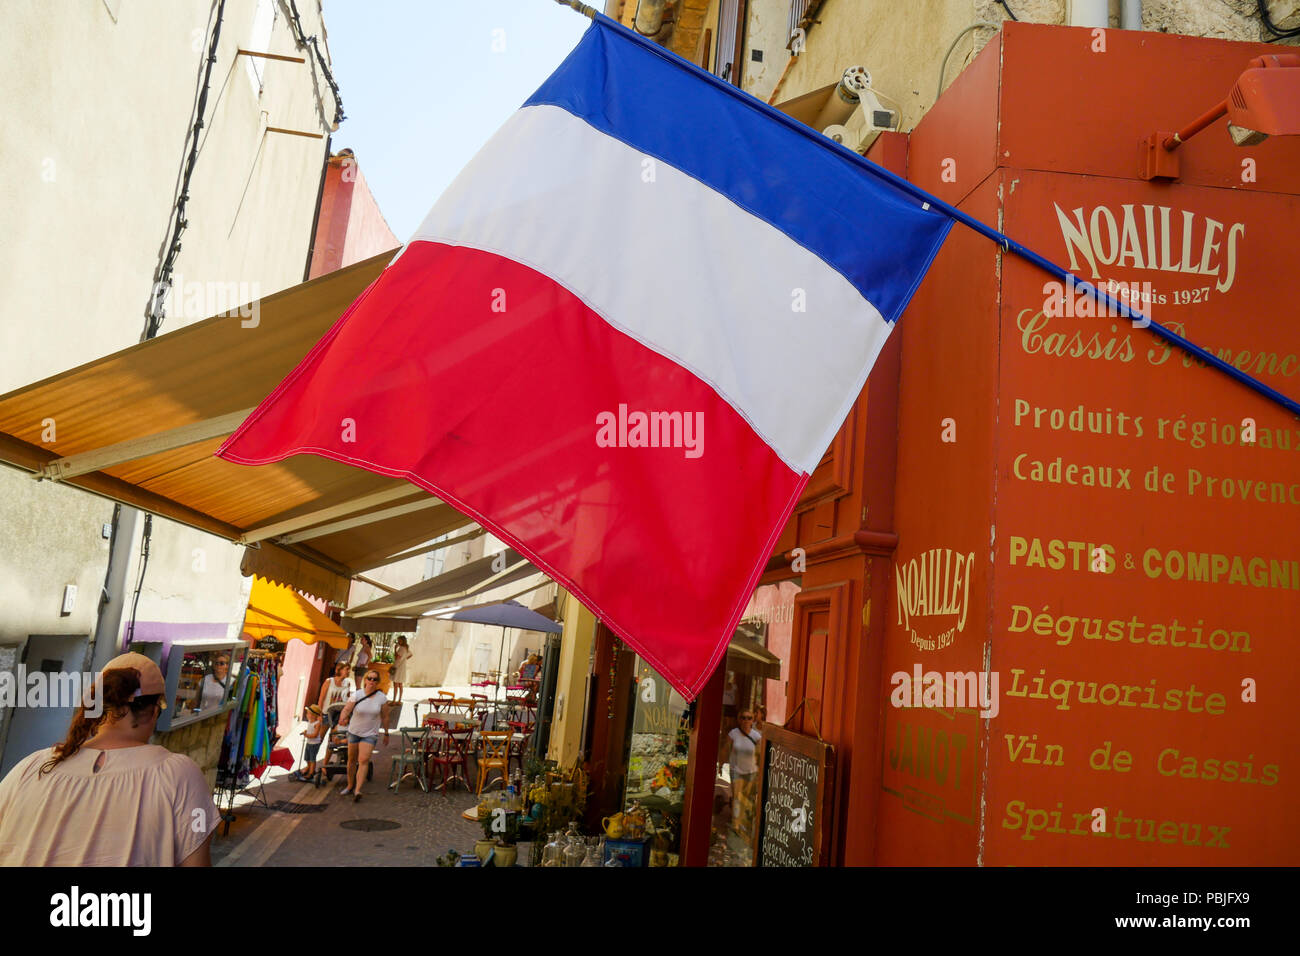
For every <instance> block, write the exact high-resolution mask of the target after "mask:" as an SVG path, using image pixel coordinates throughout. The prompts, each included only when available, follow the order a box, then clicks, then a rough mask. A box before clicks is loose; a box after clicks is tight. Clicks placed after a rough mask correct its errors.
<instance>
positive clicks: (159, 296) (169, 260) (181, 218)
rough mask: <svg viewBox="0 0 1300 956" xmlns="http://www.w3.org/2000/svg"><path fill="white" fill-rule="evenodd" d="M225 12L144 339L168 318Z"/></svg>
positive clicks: (220, 12) (220, 9)
mask: <svg viewBox="0 0 1300 956" xmlns="http://www.w3.org/2000/svg"><path fill="white" fill-rule="evenodd" d="M225 12H226V0H219V2H218V4H217V19H216V24H215V25H214V26H213V28H212V42H211V43H210V44H209V45H208V60H207V66H206V67H204V70H203V86H202V88H201V89H200V90H199V100H198V105H196V106H195V108H194V127H193V129H191V130H190V151H189V155H187V156H186V158H185V169H184V172H183V173H182V174H181V188H180V191H179V192H178V194H177V196H176V207H175V210H174V212H173V219H172V221H171V223H170V225H171V228H172V234H171V241H170V242H168V243H167V252H166V253H165V254H164V255H163V259H162V263H161V264H160V265H159V267H158V272H157V274H156V275H155V276H154V284H153V296H152V297H151V298H150V300H149V311H148V317H147V319H146V321H145V327H144V335H143V336H142V341H143V340H147V339H151V338H153V337H154V336H156V335H157V334H158V331H159V329H161V328H162V324H163V319H164V318H166V300H167V295H168V293H170V292H171V286H172V271H173V270H174V269H175V267H176V257H177V256H178V255H180V251H181V235H182V234H183V233H184V232H185V230H186V229H187V228H188V227H189V221H188V220H187V219H186V218H185V207H186V205H187V204H188V203H189V201H190V179H191V178H192V177H193V175H194V164H195V162H196V161H197V160H198V158H199V133H200V132H201V131H202V129H203V114H204V113H205V112H206V110H207V105H208V89H209V86H210V83H211V79H212V67H213V65H214V64H215V63H216V62H217V41H218V39H219V38H220V37H221V23H222V20H223V18H224V16H225Z"/></svg>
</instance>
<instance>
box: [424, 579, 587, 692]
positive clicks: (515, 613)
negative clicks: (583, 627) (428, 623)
mask: <svg viewBox="0 0 1300 956" xmlns="http://www.w3.org/2000/svg"><path fill="white" fill-rule="evenodd" d="M443 620H445V621H467V622H469V623H470V624H495V625H497V626H498V627H499V628H501V650H500V652H499V653H498V654H497V669H498V673H499V672H500V671H501V670H504V667H503V666H502V660H503V658H504V657H505V653H506V628H507V627H517V628H519V629H520V630H521V631H544V632H546V633H547V634H559V633H561V632H562V631H563V630H564V627H563V626H562V625H560V624H556V623H555V622H554V621H552V620H551V619H550V618H548V617H544V616H543V615H541V614H538V613H537V612H536V611H534V610H532V609H530V608H526V607H524V606H523V605H522V604H520V603H519V602H518V601H501V602H500V603H497V604H480V605H479V606H477V607H467V608H465V609H463V610H460V611H457V612H456V613H455V614H448V615H447V616H446V617H445V618H443ZM492 696H493V698H495V697H496V692H495V691H494V692H493V695H492Z"/></svg>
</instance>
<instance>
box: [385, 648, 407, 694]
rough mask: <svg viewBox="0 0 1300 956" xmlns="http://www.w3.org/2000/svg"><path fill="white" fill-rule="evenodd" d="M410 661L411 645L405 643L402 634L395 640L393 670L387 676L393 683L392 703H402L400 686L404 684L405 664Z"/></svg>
mask: <svg viewBox="0 0 1300 956" xmlns="http://www.w3.org/2000/svg"><path fill="white" fill-rule="evenodd" d="M410 659H411V645H410V644H408V643H407V641H406V635H405V634H402V635H400V636H399V637H398V638H397V646H396V647H395V648H394V649H393V670H392V673H390V674H389V675H388V676H389V678H390V679H391V680H392V682H393V703H394V704H400V703H401V702H402V685H403V684H405V683H406V662H407V661H409V660H410Z"/></svg>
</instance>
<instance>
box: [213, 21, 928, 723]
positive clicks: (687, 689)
mask: <svg viewBox="0 0 1300 956" xmlns="http://www.w3.org/2000/svg"><path fill="white" fill-rule="evenodd" d="M951 225H952V220H951V219H950V218H948V217H947V216H946V215H944V214H942V213H940V212H939V211H937V210H935V209H932V208H930V207H929V206H928V205H927V204H925V203H923V202H921V201H919V200H917V199H915V198H912V197H911V196H909V195H907V194H906V193H904V192H903V191H902V190H901V189H898V188H896V187H895V186H893V185H892V184H891V183H889V182H888V181H885V180H881V179H879V178H877V177H874V176H872V175H870V174H869V173H868V172H867V171H866V170H864V168H863V161H862V160H861V159H860V158H859V157H857V156H856V155H854V154H852V153H850V152H849V151H847V150H845V149H844V148H843V147H841V146H839V145H838V144H835V143H833V142H831V141H830V140H828V139H826V138H825V137H823V136H821V135H820V134H817V133H814V132H813V131H811V130H809V129H807V128H806V127H803V126H800V125H799V124H796V123H794V122H793V121H791V120H788V119H787V118H786V117H784V116H782V115H781V114H779V113H777V112H776V111H774V110H772V109H771V108H769V107H767V106H766V105H765V104H762V103H760V102H759V101H758V100H756V99H754V98H753V97H751V96H749V95H748V94H746V93H743V92H741V91H739V90H737V89H735V88H734V87H732V86H729V85H728V84H726V83H723V82H722V81H720V80H718V79H717V78H715V77H713V76H711V75H709V74H707V73H705V72H704V71H702V70H700V69H698V68H696V67H695V66H693V65H691V64H689V63H687V62H686V61H684V60H682V59H681V58H679V57H677V56H675V55H673V54H671V53H669V52H667V51H665V50H663V49H661V48H660V47H658V46H656V45H654V44H652V43H650V42H649V41H646V40H644V39H643V38H641V37H639V36H637V35H636V34H634V33H633V32H631V31H629V30H627V29H625V28H624V27H622V26H620V25H618V24H616V23H614V22H613V21H612V20H609V19H607V18H605V17H602V16H597V17H596V18H595V19H594V21H593V24H592V26H591V28H590V29H588V30H587V32H586V33H585V35H584V36H583V38H582V40H581V41H580V42H579V44H578V45H577V47H575V48H574V50H573V52H572V53H571V54H570V55H569V57H568V58H567V59H566V60H565V61H564V63H563V64H561V65H560V67H559V69H558V70H556V72H555V73H554V74H553V75H552V76H551V77H550V78H549V79H548V80H547V81H546V83H545V84H543V86H542V88H541V89H539V90H538V91H537V92H536V93H535V94H534V95H533V96H532V98H531V99H529V100H528V101H527V102H526V103H525V104H524V106H523V107H522V108H521V109H520V110H519V111H518V112H517V113H516V114H515V115H514V116H513V117H512V118H511V119H510V120H509V121H507V122H506V124H505V125H504V126H503V127H502V128H501V129H500V130H499V131H498V132H497V133H496V135H495V136H494V137H493V138H492V139H491V140H490V141H489V142H488V143H487V145H486V146H484V147H483V149H482V151H481V152H480V153H479V154H478V155H477V156H476V157H475V158H474V160H473V161H472V162H471V163H470V164H469V166H467V167H466V168H465V169H464V171H463V172H462V173H461V174H460V176H459V177H458V178H457V179H456V180H455V182H454V183H453V184H452V185H451V186H450V187H449V188H448V189H447V191H446V192H445V193H444V194H443V195H442V197H441V198H440V199H439V200H438V202H437V204H436V205H435V206H434V208H433V210H432V211H431V212H430V213H429V215H428V216H427V218H426V219H425V220H424V223H423V224H422V225H421V226H420V228H419V230H418V232H417V233H416V234H415V236H414V237H412V239H411V241H410V242H409V243H407V245H406V246H405V247H404V248H403V249H402V251H401V253H400V254H399V255H398V256H397V258H396V259H395V260H394V261H393V262H392V263H391V264H390V265H389V266H388V268H387V269H386V270H385V272H384V273H383V274H382V275H381V276H380V277H379V279H377V280H376V281H375V283H374V284H373V285H372V286H371V287H370V288H369V289H367V290H366V292H365V293H363V294H362V296H361V297H360V298H359V299H357V301H356V302H355V303H353V305H352V306H351V307H350V308H349V309H348V311H347V312H346V313H344V315H343V316H342V317H341V318H340V319H339V321H338V322H337V323H336V324H335V325H334V327H333V328H332V329H331V330H330V331H329V332H328V333H327V334H326V336H325V337H324V338H323V339H322V340H321V341H320V342H319V343H318V344H317V345H316V347H315V348H314V349H313V350H312V351H311V352H310V353H309V354H308V355H307V357H306V358H305V359H304V360H303V362H302V363H301V364H300V365H299V366H298V367H297V368H296V369H295V370H294V371H293V372H292V373H291V374H290V375H289V377H288V378H286V379H285V381H284V382H283V383H281V385H280V386H279V387H278V388H277V389H276V390H275V391H274V392H273V393H272V394H271V395H270V396H269V397H268V398H267V399H266V400H265V401H264V402H263V403H262V404H261V405H260V406H259V407H258V408H257V410H256V411H255V412H254V413H253V414H252V415H251V416H250V417H249V418H248V420H247V421H245V422H244V423H243V425H242V426H241V427H240V428H239V430H238V431H236V432H235V433H234V434H233V435H232V436H231V437H230V439H229V440H228V441H226V443H225V444H224V445H222V447H221V449H220V450H219V451H218V453H217V454H218V455H220V456H221V457H222V458H224V459H226V460H228V461H232V462H238V463H242V464H248V465H259V464H266V463H269V462H275V461H280V460H282V459H284V458H287V457H289V456H291V455H298V454H313V455H322V456H324V457H327V458H332V459H335V460H337V461H341V462H346V463H349V464H352V465H356V466H358V467H361V468H366V469H369V470H371V471H374V472H377V473H379V474H383V475H390V476H393V477H400V478H404V479H406V480H408V481H411V482H413V483H415V484H416V485H419V486H420V487H422V488H425V489H427V490H428V491H429V492H430V493H432V494H434V495H437V496H438V497H439V498H441V499H443V500H444V501H446V502H448V503H450V504H451V505H453V506H454V507H456V508H458V509H459V510H461V511H462V512H464V513H465V514H467V515H470V516H472V517H473V518H475V519H476V520H477V521H479V522H480V523H481V524H482V525H483V526H484V527H485V528H488V529H489V530H491V531H492V533H493V534H495V535H496V536H497V537H499V538H500V539H501V540H503V541H505V542H508V543H509V544H510V545H511V546H512V547H514V548H515V549H517V550H518V551H519V552H520V553H521V554H523V555H525V556H527V558H528V559H529V560H530V561H531V562H532V563H533V564H534V565H536V566H537V567H538V568H540V569H542V570H544V571H546V572H547V573H548V574H549V575H551V576H552V577H553V578H554V579H555V580H557V581H559V582H560V583H561V584H562V585H563V586H564V587H566V588H567V589H568V590H569V591H571V592H572V593H573V594H575V595H576V596H577V597H578V598H579V599H580V600H581V601H582V602H583V603H585V604H586V605H587V606H588V607H589V608H591V610H592V611H593V612H594V613H595V614H596V615H597V616H598V617H599V618H600V619H601V620H602V621H604V622H605V624H606V625H608V626H609V627H610V628H611V629H612V630H613V631H614V632H615V633H617V634H618V635H619V636H620V637H622V638H623V639H624V640H625V641H626V642H627V643H628V644H629V645H630V646H631V647H632V648H634V649H635V650H636V651H637V652H638V653H639V654H641V656H642V657H643V658H645V659H646V660H647V661H648V662H649V663H650V664H652V665H653V666H654V667H655V669H656V670H658V671H659V673H660V674H662V675H663V676H664V677H665V678H666V679H667V680H668V681H669V682H670V683H671V684H672V685H673V686H674V687H675V688H677V689H678V690H679V691H680V692H681V693H683V694H684V695H685V696H686V697H687V698H694V697H695V696H696V695H697V694H698V692H699V691H700V689H701V688H702V687H703V685H704V683H705V682H706V681H707V679H708V677H709V675H710V674H711V673H712V672H713V670H714V668H715V667H716V666H717V664H718V661H719V660H720V659H721V657H722V655H723V654H724V653H725V651H726V648H727V644H728V641H729V640H730V637H731V635H732V633H733V632H734V630H735V628H736V626H737V624H738V622H739V619H740V616H741V613H742V612H743V610H744V608H745V605H746V603H747V601H748V599H749V596H750V594H751V592H752V591H753V588H754V587H755V585H756V583H757V581H758V579H759V576H760V574H761V573H762V570H763V567H764V565H765V564H766V562H767V560H768V559H769V557H770V556H771V554H772V549H773V547H774V545H775V543H776V541H777V539H778V537H779V536H780V534H781V531H782V529H783V528H784V526H785V524H786V522H787V520H788V519H789V517H790V513H791V511H792V510H793V509H794V506H795V504H796V502H797V501H798V500H799V495H800V492H801V491H802V489H803V487H804V485H805V484H806V483H807V481H808V476H809V474H810V473H811V472H812V470H813V469H814V468H815V467H816V465H817V462H818V461H819V460H820V458H821V456H822V454H823V453H824V452H825V450H826V448H827V446H828V445H829V444H830V442H831V440H832V439H833V438H834V436H835V433H836V431H837V430H838V429H839V427H840V425H841V423H842V422H843V421H844V418H845V416H846V415H847V414H848V411H849V409H850V407H851V406H852V404H853V403H854V401H855V400H856V399H857V397H858V395H859V393H860V392H861V390H862V387H863V385H864V384H865V382H866V378H867V374H868V373H869V372H870V371H871V366H872V364H873V363H874V362H875V359H876V356H877V355H878V354H879V352H880V349H881V347H882V346H883V345H884V342H885V340H886V338H887V337H888V336H889V333H890V330H891V329H892V328H893V325H894V322H895V321H896V320H897V319H898V317H899V315H900V313H901V312H902V311H903V309H904V308H905V307H906V305H907V303H908V301H909V299H910V298H911V296H912V294H913V292H914V291H915V289H916V287H917V285H918V284H919V283H920V281H921V279H922V277H923V276H924V274H925V271H926V269H927V268H928V267H929V265H930V262H931V260H932V259H933V258H934V255H935V253H936V252H937V251H938V249H939V246H940V245H941V244H942V242H943V240H944V238H945V237H946V235H947V233H948V230H949V228H950V227H951Z"/></svg>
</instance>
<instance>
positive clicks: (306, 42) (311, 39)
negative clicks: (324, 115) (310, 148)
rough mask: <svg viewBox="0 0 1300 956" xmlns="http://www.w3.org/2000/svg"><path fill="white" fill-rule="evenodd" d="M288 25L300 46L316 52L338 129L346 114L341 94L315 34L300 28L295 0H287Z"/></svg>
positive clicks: (300, 23) (300, 18)
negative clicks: (308, 47) (332, 97)
mask: <svg viewBox="0 0 1300 956" xmlns="http://www.w3.org/2000/svg"><path fill="white" fill-rule="evenodd" d="M289 14H290V17H289V26H290V28H291V29H292V30H293V35H294V39H295V40H296V41H297V43H298V45H299V46H301V47H307V46H310V47H311V48H312V52H313V53H315V54H316V62H317V63H318V64H320V71H321V73H322V74H324V76H325V82H326V83H327V84H328V85H329V88H330V92H331V93H333V94H334V128H335V129H338V126H339V124H340V123H342V122H343V121H344V120H345V119H347V116H346V115H345V114H344V113H343V95H342V94H341V93H339V85H338V84H337V83H336V82H334V74H333V73H331V72H330V68H329V64H328V63H326V62H325V57H324V55H323V54H322V53H321V51H320V41H319V40H318V39H317V38H316V34H314V33H313V34H312V35H311V36H306V35H305V34H306V31H304V30H303V28H302V17H300V16H299V15H298V4H297V2H296V0H289Z"/></svg>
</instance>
